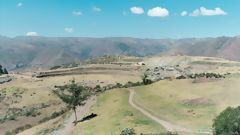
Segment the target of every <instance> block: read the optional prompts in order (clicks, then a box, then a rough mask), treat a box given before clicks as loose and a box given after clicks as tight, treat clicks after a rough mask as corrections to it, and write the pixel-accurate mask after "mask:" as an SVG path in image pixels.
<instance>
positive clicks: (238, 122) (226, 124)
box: [213, 106, 240, 135]
mask: <svg viewBox="0 0 240 135" xmlns="http://www.w3.org/2000/svg"><path fill="white" fill-rule="evenodd" d="M213 134H214V135H240V106H239V107H237V108H232V107H228V108H227V109H225V110H224V111H223V112H222V113H220V114H219V116H217V117H216V118H215V119H214V123H213Z"/></svg>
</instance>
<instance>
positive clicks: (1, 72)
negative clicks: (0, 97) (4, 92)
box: [0, 64, 3, 75]
mask: <svg viewBox="0 0 240 135" xmlns="http://www.w3.org/2000/svg"><path fill="white" fill-rule="evenodd" d="M1 74H3V70H2V65H1V64H0V75H1Z"/></svg>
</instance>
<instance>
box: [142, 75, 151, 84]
mask: <svg viewBox="0 0 240 135" xmlns="http://www.w3.org/2000/svg"><path fill="white" fill-rule="evenodd" d="M142 81H143V84H144V85H148V84H151V83H153V82H152V80H150V79H148V76H147V74H144V75H143V76H142Z"/></svg>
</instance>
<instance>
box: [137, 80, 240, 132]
mask: <svg viewBox="0 0 240 135" xmlns="http://www.w3.org/2000/svg"><path fill="white" fill-rule="evenodd" d="M239 81H240V78H227V79H222V80H218V81H211V82H203V83H192V80H173V81H169V80H164V81H160V82H157V83H154V84H152V85H149V86H143V87H136V88H135V91H136V93H137V94H136V96H135V100H136V101H137V102H139V103H141V104H142V105H143V106H144V107H146V108H147V109H149V110H151V113H153V114H155V115H157V116H159V117H160V118H162V119H164V120H167V121H170V122H171V123H173V124H177V125H180V126H183V127H186V128H190V129H193V130H210V129H211V125H212V120H213V119H214V118H215V116H216V115H218V114H219V113H220V112H221V111H222V110H223V109H225V108H226V107H228V106H238V105H240V98H239V95H240V91H239V89H240V83H239ZM197 98H204V99H207V100H209V102H208V104H205V105H203V104H202V105H185V104H184V103H183V101H184V100H186V99H197Z"/></svg>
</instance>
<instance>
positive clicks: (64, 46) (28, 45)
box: [0, 36, 240, 70]
mask: <svg viewBox="0 0 240 135" xmlns="http://www.w3.org/2000/svg"><path fill="white" fill-rule="evenodd" d="M239 52H240V37H239V36H236V37H217V38H184V39H139V38H129V37H109V38H88V37H40V36H35V37H25V36H22V37H15V38H8V37H4V36H0V63H1V64H2V65H4V66H5V67H7V68H8V69H10V70H13V69H16V68H21V67H49V66H54V65H60V64H66V63H72V62H79V61H82V60H85V59H87V58H91V57H97V56H103V55H132V56H151V55H189V56H208V57H221V58H225V59H229V60H235V61H240V53H239Z"/></svg>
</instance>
